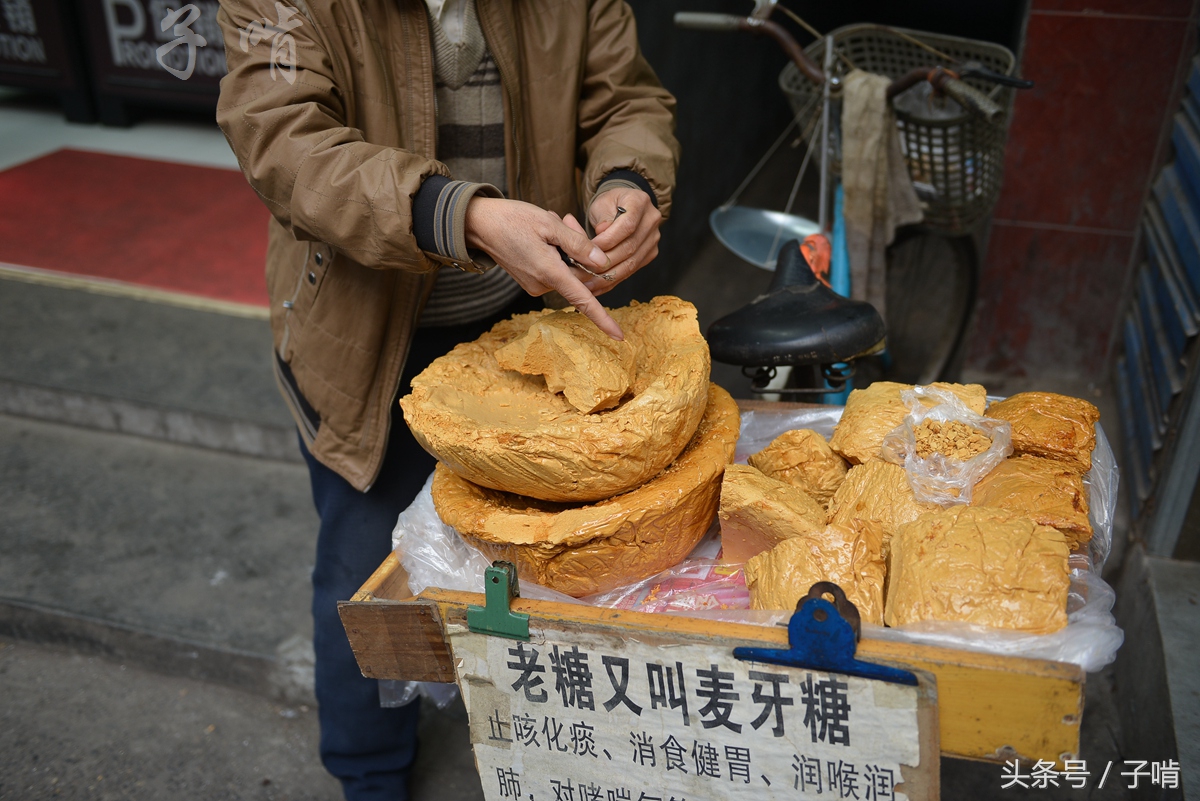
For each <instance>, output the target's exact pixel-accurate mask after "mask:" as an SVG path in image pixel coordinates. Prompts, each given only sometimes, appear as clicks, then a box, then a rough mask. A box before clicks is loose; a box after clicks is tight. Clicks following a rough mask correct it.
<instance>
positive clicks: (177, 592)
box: [0, 415, 318, 698]
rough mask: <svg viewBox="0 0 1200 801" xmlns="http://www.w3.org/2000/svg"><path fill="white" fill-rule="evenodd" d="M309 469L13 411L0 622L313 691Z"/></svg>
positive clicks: (28, 633) (164, 663)
mask: <svg viewBox="0 0 1200 801" xmlns="http://www.w3.org/2000/svg"><path fill="white" fill-rule="evenodd" d="M317 525H318V521H317V516H316V513H315V512H314V510H313V507H312V500H311V498H310V496H309V486H308V474H307V470H306V469H305V468H304V467H303V466H301V465H294V464H286V463H281V462H273V461H267V460H263V459H255V458H249V457H245V456H238V455H232V454H226V453H218V452H214V451H207V450H202V449H198V448H190V447H185V446H181V445H176V444H173V443H168V442H159V441H153V440H148V439H140V438H134V437H128V436H123V435H120V434H113V433H107V432H100V431H91V430H87V429H81V428H73V427H69V426H63V425H58V424H53V423H46V422H42V421H35V420H28V419H22V418H17V417H9V416H3V415H0V633H6V634H10V635H14V634H15V635H20V636H23V637H31V638H34V639H40V640H46V641H57V642H65V643H71V644H73V645H75V646H76V647H79V648H81V649H84V650H90V651H92V652H99V653H106V654H110V655H115V656H118V657H123V658H131V659H137V660H138V661H139V662H140V663H142V664H146V665H149V666H154V667H158V668H160V669H164V670H170V671H173V672H180V673H182V674H184V675H191V676H197V677H200V678H207V679H212V680H218V681H224V682H228V683H230V684H234V685H236V686H242V687H246V688H248V689H254V690H259V691H264V692H268V693H272V694H275V695H279V696H283V697H300V698H306V697H309V694H311V686H312V678H311V658H312V657H311V645H310V644H309V643H310V638H311V619H310V615H309V604H310V598H311V589H310V584H309V574H310V572H311V569H312V560H313V551H314V547H315V538H316V531H317Z"/></svg>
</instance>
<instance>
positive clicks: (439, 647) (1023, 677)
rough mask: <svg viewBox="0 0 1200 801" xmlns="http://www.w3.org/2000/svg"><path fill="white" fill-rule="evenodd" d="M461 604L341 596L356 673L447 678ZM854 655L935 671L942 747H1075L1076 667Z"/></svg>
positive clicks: (529, 607) (463, 598)
mask: <svg viewBox="0 0 1200 801" xmlns="http://www.w3.org/2000/svg"><path fill="white" fill-rule="evenodd" d="M468 604H483V595H482V594H477V593H469V592H456V591H450V590H441V589H436V588H434V589H429V590H427V591H426V592H424V593H422V595H421V597H420V598H418V599H413V600H411V601H406V602H397V601H381V600H374V601H358V602H348V603H345V604H342V605H341V612H342V619H343V621H344V622H345V623H346V626H347V631H348V633H349V635H350V641H351V644H352V646H353V647H354V651H355V654H356V655H360V654H361V655H362V656H361V658H360V665H361V666H363V669H364V675H369V676H372V677H374V678H388V679H410V680H423V681H445V680H447V679H446V678H444V677H447V676H452V675H453V664H452V659H451V656H450V651H449V646H448V645H447V644H446V643H445V641H444V639H440V637H441V631H442V626H449V625H466V607H467V605H468ZM431 605H434V606H436V608H437V613H436V614H432V613H431V608H430V607H431ZM513 609H514V611H519V612H525V613H528V614H530V615H531V616H533V617H535V618H537V619H539V620H541V621H545V622H547V623H551V622H553V623H559V624H564V625H573V626H586V627H598V628H601V629H617V630H620V631H621V632H622V633H623V635H624V636H636V634H637V633H638V632H655V633H667V634H670V635H672V636H674V637H677V638H680V639H681V640H686V639H698V638H699V639H707V638H712V637H722V638H728V639H730V640H737V641H739V642H742V643H745V644H749V645H771V646H775V647H779V646H784V645H786V643H787V632H786V630H785V629H784V628H782V627H779V626H772V627H767V626H754V625H747V624H737V623H717V622H713V621H708V620H701V619H698V618H687V617H681V616H676V615H654V614H647V613H642V612H628V611H623V610H617V609H602V608H598V607H590V606H584V605H582V604H561V603H551V602H548V601H531V600H526V599H521V598H518V599H516V600H515V601H514V602H513ZM858 655H859V658H861V659H864V660H867V661H872V662H879V663H882V664H891V665H897V666H900V667H908V668H915V669H918V670H925V671H928V672H930V673H932V674H933V675H935V676H936V677H937V691H938V699H939V718H940V727H941V748H942V752H943V753H945V754H948V755H951V756H959V757H967V758H973V759H989V760H1004V759H1011V758H1013V757H1014V756H1017V755H1019V756H1022V757H1027V758H1030V759H1046V760H1052V761H1055V762H1061V761H1062V760H1063V759H1070V758H1072V757H1073V755H1075V754H1078V752H1079V726H1080V720H1081V717H1082V712H1083V686H1084V673H1083V670H1082V669H1081V668H1079V667H1078V666H1076V665H1072V664H1066V663H1061V662H1048V661H1044V660H1037V659H1023V658H1019V657H1003V656H995V655H992V654H980V653H974V652H970V651H956V650H951V649H946V648H937V647H933V646H927V645H913V644H907V643H895V642H887V641H883V640H870V639H867V640H863V641H862V642H860V643H859V647H858ZM368 668H369V672H368ZM437 677H443V678H437Z"/></svg>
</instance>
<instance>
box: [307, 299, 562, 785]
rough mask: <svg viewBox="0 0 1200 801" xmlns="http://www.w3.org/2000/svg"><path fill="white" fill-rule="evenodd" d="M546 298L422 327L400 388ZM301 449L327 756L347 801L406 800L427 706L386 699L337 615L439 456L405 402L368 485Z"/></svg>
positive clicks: (379, 556)
mask: <svg viewBox="0 0 1200 801" xmlns="http://www.w3.org/2000/svg"><path fill="white" fill-rule="evenodd" d="M540 305H541V304H540V303H538V302H537V301H535V300H534V299H533V298H530V297H528V296H524V295H523V296H521V297H520V298H519V299H518V300H516V301H514V302H513V304H512V305H511V306H509V307H508V308H507V309H505V310H504V311H503V312H501V313H499V314H497V315H496V316H494V317H492V318H489V319H486V320H482V321H479V322H477V323H470V324H467V325H462V326H453V327H446V328H429V329H422V330H419V331H418V332H417V334H416V338H415V339H414V341H413V345H412V349H411V350H410V351H409V356H408V361H407V362H406V363H405V366H404V374H403V376H402V378H401V380H400V394H401V395H405V394H407V393H408V392H409V390H410V382H411V381H412V379H413V377H414V376H416V375H417V373H419V372H421V371H422V370H424V369H425V368H426V367H427V366H428V365H429V363H430V362H431V361H433V360H434V359H436V358H437V357H438V356H441V355H443V354H445V353H446V352H448V351H449V350H450V349H451V348H453V347H454V346H455V345H457V344H459V343H460V342H469V341H471V340H473V339H476V338H478V337H479V335H480V334H482V333H483V332H485V331H487V330H488V329H489V328H491V327H492V325H494V324H495V323H496V322H497V321H499V320H502V319H506V318H507V317H508V316H510V315H512V314H515V313H517V312H524V311H531V310H532V309H534V308H536V307H538V306H540ZM300 450H301V452H302V453H303V454H304V459H305V461H306V462H307V463H308V471H309V476H310V477H311V479H312V492H313V502H314V503H315V504H316V507H317V514H318V515H319V516H320V518H321V529H320V533H319V534H318V538H317V556H316V564H315V566H314V567H313V574H312V582H313V606H312V612H313V648H314V650H315V651H316V693H317V705H318V710H317V713H318V717H319V719H320V724H321V746H320V749H321V761H322V763H324V765H325V768H326V769H327V770H328V771H329V772H330V773H332V774H333V775H334V776H336V777H337V778H338V779H340V780H341V782H342V788H343V792H344V793H345V795H346V799H347V801H376V800H377V799H378V801H383V799H386V800H387V801H398V800H399V799H407V798H408V787H407V784H408V774H409V769H410V768H411V766H412V763H413V757H414V756H415V754H416V747H417V719H418V714H419V707H420V705H419V703H412V704H408V705H407V706H403V707H400V708H396V709H384V708H381V707H380V706H379V691H378V685H377V683H376V682H375V681H374V680H373V679H365V678H363V676H362V673H361V672H360V671H359V668H358V664H357V663H356V662H355V660H354V654H353V653H352V652H351V650H350V643H349V641H348V640H347V639H346V631H345V629H344V628H343V627H342V623H341V620H340V619H339V618H338V613H337V602H338V601H345V600H349V598H350V596H351V595H353V594H354V593H355V592H356V591H357V590H358V588H359V587H361V586H362V584H363V583H364V582H365V581H366V580H367V578H368V577H370V575H371V573H373V572H374V571H375V569H376V568H377V567H379V565H380V563H381V562H383V560H384V559H385V558H386V557H387V555H388V553H389V552H390V551H391V549H392V529H394V528H395V526H396V518H397V517H398V516H399V515H400V513H401V512H402V511H404V509H406V508H407V507H408V505H409V504H410V503H412V500H413V498H415V497H416V495H417V493H418V492H420V490H421V487H422V486H424V484H425V480H426V479H427V478H428V477H429V473H430V472H431V471H432V470H433V465H434V460H433V457H432V456H430V455H429V454H428V453H426V452H425V451H424V449H422V448H421V446H420V445H418V444H417V442H416V440H415V439H413V436H412V434H411V433H410V432H409V430H408V426H407V425H405V423H404V418H403V415H402V414H401V412H400V406H399V404H394V405H393V408H392V428H391V435H390V436H389V437H388V445H387V455H386V456H385V457H384V462H383V467H382V469H381V470H380V472H379V478H378V479H376V481H375V484H374V485H373V486H372V487H371V489H370V490H369V491H368V492H359V491H358V490H356V489H354V487H352V486H350V484H349V483H348V482H347V481H346V480H345V479H344V478H342V477H341V476H339V475H338V474H337V473H335V472H334V471H332V470H330V469H329V468H328V467H326V466H325V465H323V464H321V463H320V462H318V461H317V460H316V459H314V458H313V457H312V454H310V453H309V452H308V449H307V448H305V447H304V443H303V442H301V443H300Z"/></svg>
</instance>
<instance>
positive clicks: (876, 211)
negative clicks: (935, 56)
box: [842, 70, 923, 321]
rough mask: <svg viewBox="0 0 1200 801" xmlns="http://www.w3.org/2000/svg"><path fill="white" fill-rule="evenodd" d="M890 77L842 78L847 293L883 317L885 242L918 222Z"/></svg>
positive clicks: (917, 206)
mask: <svg viewBox="0 0 1200 801" xmlns="http://www.w3.org/2000/svg"><path fill="white" fill-rule="evenodd" d="M889 84H891V79H890V78H888V77H887V76H885V75H875V74H873V73H869V72H864V71H863V70H852V71H851V72H850V73H849V74H847V75H846V77H845V79H844V82H843V87H844V88H843V101H842V185H843V187H844V192H845V208H844V215H845V220H846V252H847V255H848V256H849V259H850V286H851V297H853V298H854V299H855V300H865V301H867V302H868V303H870V304H871V305H872V306H874V307H875V308H876V309H877V310H878V311H879V314H880V316H881V317H883V319H884V320H885V321H886V320H887V253H886V251H887V246H888V245H890V244H891V243H892V241H893V240H894V239H895V237H896V229H897V228H899V227H901V226H904V225H909V224H911V223H917V222H920V221H921V218H922V216H923V212H922V209H921V203H920V200H919V199H918V198H917V193H916V191H915V190H914V189H913V185H912V180H911V179H910V178H909V175H908V167H907V164H906V162H905V159H904V151H903V149H902V147H901V144H900V134H899V131H898V130H897V128H896V120H895V116H894V113H893V112H892V104H891V102H890V101H889V100H888V98H887V89H888V86H889Z"/></svg>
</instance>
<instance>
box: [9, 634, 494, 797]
mask: <svg viewBox="0 0 1200 801" xmlns="http://www.w3.org/2000/svg"><path fill="white" fill-rule="evenodd" d="M0 676H3V678H2V679H0V683H2V684H3V687H4V692H3V693H0V798H6V799H7V798H13V799H41V798H67V799H76V798H88V799H112V800H113V801H116V800H117V799H120V801H160V799H167V798H179V799H228V800H229V801H243V799H244V800H245V801H272V800H274V801H284V799H287V801H335V799H339V798H341V789H340V787H339V786H338V783H337V781H336V780H335V779H333V777H331V776H330V775H329V774H327V773H326V772H325V770H324V768H322V767H321V763H320V760H319V759H318V757H317V742H318V733H317V720H316V710H315V708H314V707H312V706H311V705H308V704H296V703H280V702H278V701H273V700H271V699H267V698H263V697H262V696H260V695H257V694H253V693H247V692H243V691H239V690H235V689H230V688H227V687H222V686H219V685H215V684H211V683H208V682H203V681H197V680H195V679H190V678H184V677H180V676H164V675H162V674H159V673H155V672H151V671H147V670H144V669H142V668H141V667H140V666H138V665H136V664H130V663H121V662H115V661H110V660H107V659H101V658H98V657H95V656H82V655H80V654H78V653H74V652H72V651H69V650H66V649H62V648H58V647H54V646H45V645H36V644H33V643H29V642H25V641H16V642H14V641H12V640H5V639H0ZM465 721H466V712H465V711H464V710H463V709H462V706H461V702H460V703H459V704H458V705H457V706H452V707H450V708H449V709H448V710H447V711H445V712H441V711H438V710H437V709H435V708H434V707H433V706H432V705H431V704H426V705H424V706H423V707H422V711H421V743H422V746H421V747H420V748H419V750H418V753H417V763H416V765H415V766H414V769H413V778H412V784H411V788H412V797H413V798H414V799H415V800H416V801H477V800H478V799H482V798H483V793H482V789H481V787H480V783H479V778H478V776H477V775H476V773H475V767H474V762H473V759H472V757H471V749H470V742H469V739H468V735H467V726H466V722H465Z"/></svg>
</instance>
